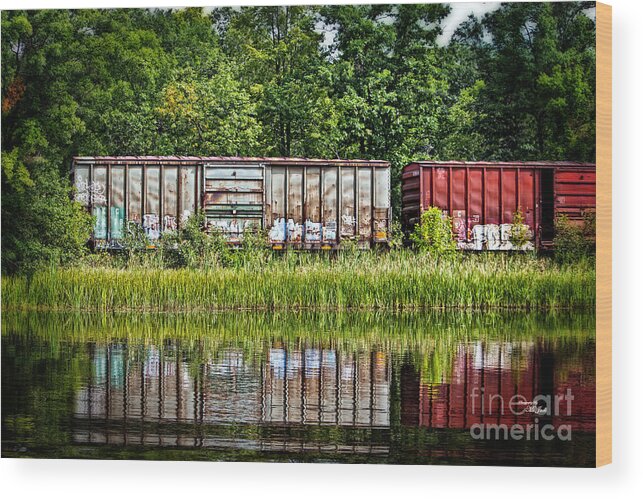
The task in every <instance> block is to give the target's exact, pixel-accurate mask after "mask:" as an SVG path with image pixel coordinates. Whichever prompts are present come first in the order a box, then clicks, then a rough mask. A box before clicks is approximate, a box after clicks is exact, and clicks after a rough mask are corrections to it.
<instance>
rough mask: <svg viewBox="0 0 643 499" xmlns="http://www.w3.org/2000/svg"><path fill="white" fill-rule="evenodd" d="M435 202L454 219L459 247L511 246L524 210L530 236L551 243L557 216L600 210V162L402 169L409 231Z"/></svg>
mask: <svg viewBox="0 0 643 499" xmlns="http://www.w3.org/2000/svg"><path fill="white" fill-rule="evenodd" d="M431 206H435V207H438V208H440V209H441V210H442V211H443V212H444V213H445V214H446V215H449V216H450V217H451V218H452V219H453V230H454V233H455V235H456V238H457V241H458V247H459V248H461V249H470V250H483V249H488V250H512V249H519V248H515V247H514V245H513V244H512V242H511V241H510V233H511V224H512V222H513V220H514V214H515V213H516V211H520V212H521V213H522V215H523V217H524V222H525V224H526V225H527V226H528V227H529V231H530V235H531V239H532V241H531V242H530V243H528V244H527V245H526V246H525V247H523V248H522V249H531V248H534V247H538V248H546V247H549V246H551V244H552V241H553V238H554V220H555V219H556V217H557V216H559V215H563V214H564V215H566V216H567V217H568V218H569V219H570V221H572V222H573V223H582V221H583V219H584V216H585V213H586V212H588V211H594V210H595V209H596V165H595V164H590V163H573V162H552V161H538V162H536V161H533V162H464V161H417V162H414V163H410V164H408V165H406V166H405V167H404V169H403V170H402V225H403V227H404V230H405V232H406V233H407V234H408V233H410V232H411V231H412V230H413V227H414V226H415V224H417V222H418V221H419V218H420V214H421V213H422V211H424V210H426V209H427V208H429V207H431Z"/></svg>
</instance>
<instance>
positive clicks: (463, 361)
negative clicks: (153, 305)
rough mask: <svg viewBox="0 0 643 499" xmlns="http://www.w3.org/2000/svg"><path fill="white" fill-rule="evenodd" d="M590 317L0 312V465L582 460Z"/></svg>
mask: <svg viewBox="0 0 643 499" xmlns="http://www.w3.org/2000/svg"><path fill="white" fill-rule="evenodd" d="M594 328H595V324H594V316H593V315H583V314H581V315H578V314H575V315H571V314H568V315H539V314H526V315H521V314H516V313H512V314H491V313H487V314H468V313H418V314H416V313H412V314H406V313H405V314H379V315H378V314H366V313H348V314H330V313H319V314H315V313H284V314H281V313H280V314H256V313H245V312H244V313H222V314H216V315H213V314H209V315H200V314H197V315H187V314H186V315H136V316H134V315H110V316H105V315H66V314H50V313H29V314H17V313H4V314H3V316H2V456H3V457H43V458H92V459H94V458H95V459H101V458H110V459H168V460H169V459H193V460H244V461H248V460H253V461H295V462H297V461H306V462H308V461H315V462H356V463H404V464H429V463H432V464H502V465H523V466H532V465H540V466H547V465H548V466H593V464H594V453H595V382H596V378H595V350H596V345H595V335H594Z"/></svg>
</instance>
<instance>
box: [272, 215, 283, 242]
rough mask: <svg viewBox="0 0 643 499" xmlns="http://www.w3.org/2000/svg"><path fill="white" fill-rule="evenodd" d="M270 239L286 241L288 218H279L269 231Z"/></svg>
mask: <svg viewBox="0 0 643 499" xmlns="http://www.w3.org/2000/svg"><path fill="white" fill-rule="evenodd" d="M268 237H269V238H270V241H279V242H282V241H285V240H286V220H285V219H284V218H277V219H276V220H275V221H274V222H273V223H272V227H271V228H270V231H269V232H268Z"/></svg>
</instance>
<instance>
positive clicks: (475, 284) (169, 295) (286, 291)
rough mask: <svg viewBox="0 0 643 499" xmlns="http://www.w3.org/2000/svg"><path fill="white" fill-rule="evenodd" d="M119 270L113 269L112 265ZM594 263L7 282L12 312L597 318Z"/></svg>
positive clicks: (408, 257)
mask: <svg viewBox="0 0 643 499" xmlns="http://www.w3.org/2000/svg"><path fill="white" fill-rule="evenodd" d="M112 263H114V262H112ZM595 281H596V274H595V270H594V266H593V264H592V263H591V262H581V263H577V264H574V265H573V266H569V265H567V266H560V265H557V264H555V263H553V262H551V261H549V260H545V259H538V258H535V257H533V256H524V255H500V254H493V255H474V256H466V255H461V256H460V255H459V256H457V257H456V258H449V259H437V258H435V257H432V256H430V255H428V254H416V253H412V252H407V251H395V252H391V253H387V254H376V253H372V252H358V251H355V252H347V253H344V254H341V255H339V256H337V257H330V256H329V255H325V256H324V255H311V254H288V255H282V256H274V255H272V256H268V257H266V258H265V259H263V260H261V261H260V262H258V261H256V260H248V261H240V262H238V264H235V265H234V266H231V267H216V266H214V267H210V268H206V269H166V268H160V267H159V266H158V265H152V264H149V262H148V263H147V264H140V263H139V264H136V265H129V266H122V265H120V264H117V263H114V264H113V265H112V264H109V263H108V264H105V262H103V263H101V265H100V266H89V265H77V266H75V267H70V268H52V269H48V270H41V271H37V272H35V273H34V274H32V275H31V276H5V277H3V279H2V305H3V308H4V309H5V310H9V309H11V310H20V309H23V310H28V309H47V310H78V311H81V310H86V311H90V310H94V311H117V310H118V311H127V310H130V311H186V310H225V309H239V310H241V309H255V310H293V309H294V310H302V309H317V310H348V309H382V310H405V309H427V308H462V309H471V310H486V309H498V308H510V309H523V310H532V309H590V308H592V307H593V306H594V304H595V300H596V294H595Z"/></svg>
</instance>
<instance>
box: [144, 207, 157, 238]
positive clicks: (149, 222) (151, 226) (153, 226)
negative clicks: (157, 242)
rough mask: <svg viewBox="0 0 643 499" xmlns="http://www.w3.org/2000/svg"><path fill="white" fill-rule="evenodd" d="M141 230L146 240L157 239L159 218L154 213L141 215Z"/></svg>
mask: <svg viewBox="0 0 643 499" xmlns="http://www.w3.org/2000/svg"><path fill="white" fill-rule="evenodd" d="M143 230H144V231H145V235H146V236H147V238H148V239H150V240H153V239H158V238H159V236H160V235H161V233H160V227H159V216H158V215H156V214H155V213H146V214H145V215H143Z"/></svg>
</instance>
